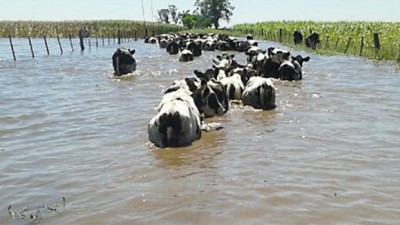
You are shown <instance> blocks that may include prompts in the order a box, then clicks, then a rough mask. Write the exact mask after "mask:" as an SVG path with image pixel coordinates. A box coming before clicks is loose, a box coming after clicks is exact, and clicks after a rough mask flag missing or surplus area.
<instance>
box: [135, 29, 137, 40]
mask: <svg viewBox="0 0 400 225" xmlns="http://www.w3.org/2000/svg"><path fill="white" fill-rule="evenodd" d="M134 32H135V35H134V36H135V41H137V30H135V31H134Z"/></svg>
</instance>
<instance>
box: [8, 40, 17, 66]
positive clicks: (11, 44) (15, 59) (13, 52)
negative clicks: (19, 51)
mask: <svg viewBox="0 0 400 225" xmlns="http://www.w3.org/2000/svg"><path fill="white" fill-rule="evenodd" d="M8 39H10V46H11V51H12V54H13V58H14V61H17V58H16V57H15V51H14V45H13V43H12V40H11V36H8Z"/></svg>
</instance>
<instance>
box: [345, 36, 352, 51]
mask: <svg viewBox="0 0 400 225" xmlns="http://www.w3.org/2000/svg"><path fill="white" fill-rule="evenodd" d="M350 42H351V37H349V40H348V41H347V46H346V50H345V51H344V53H347V51H348V50H349V47H350Z"/></svg>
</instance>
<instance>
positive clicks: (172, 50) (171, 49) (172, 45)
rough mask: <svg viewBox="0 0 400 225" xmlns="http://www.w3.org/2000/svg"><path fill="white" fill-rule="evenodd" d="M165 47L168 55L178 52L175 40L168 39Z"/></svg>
mask: <svg viewBox="0 0 400 225" xmlns="http://www.w3.org/2000/svg"><path fill="white" fill-rule="evenodd" d="M166 48H167V49H166V50H167V52H168V53H169V54H170V55H176V54H178V53H179V44H178V43H177V42H176V41H175V40H170V41H168V44H167V47H166Z"/></svg>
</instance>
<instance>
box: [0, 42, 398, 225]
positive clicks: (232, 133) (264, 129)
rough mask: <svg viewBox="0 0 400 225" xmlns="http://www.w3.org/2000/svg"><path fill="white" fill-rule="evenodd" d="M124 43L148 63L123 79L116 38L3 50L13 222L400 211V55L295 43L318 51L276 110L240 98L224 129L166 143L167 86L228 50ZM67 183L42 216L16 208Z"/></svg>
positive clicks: (255, 220) (198, 220)
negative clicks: (330, 52)
mask: <svg viewBox="0 0 400 225" xmlns="http://www.w3.org/2000/svg"><path fill="white" fill-rule="evenodd" d="M3 41H6V40H3ZM20 41H21V42H22V41H25V40H20ZM16 42H17V43H18V40H17V41H16ZM123 45H124V46H126V47H131V48H135V49H136V55H135V56H136V58H137V60H138V71H137V72H135V74H134V75H133V76H131V77H128V78H125V79H121V80H116V79H112V78H111V77H110V75H111V74H112V65H111V55H112V53H113V51H114V50H115V49H116V47H117V46H116V45H112V46H106V47H101V48H92V49H91V50H88V51H85V52H83V53H81V52H78V51H76V52H66V53H64V54H63V55H57V54H52V55H50V56H40V55H39V56H36V58H35V59H29V52H27V53H26V56H25V58H24V57H21V56H20V57H19V58H20V59H19V60H18V61H17V62H15V63H14V62H12V61H10V60H8V59H6V60H4V59H1V61H0V107H1V110H0V159H1V163H0V224H34V223H35V222H39V223H40V224H398V223H399V221H400V101H399V99H400V76H399V75H400V74H399V73H398V72H396V70H395V66H393V65H388V64H376V63H373V62H368V61H365V60H363V59H360V58H351V57H345V56H319V55H315V54H311V53H304V52H296V51H293V50H292V52H293V53H294V54H297V53H300V54H302V55H309V56H310V57H311V60H310V62H308V63H305V65H304V68H303V71H304V80H303V81H299V82H277V83H275V86H276V87H277V105H278V106H277V108H276V109H275V110H273V111H257V110H252V109H251V108H247V107H242V106H239V105H232V106H231V108H230V110H229V112H228V113H227V114H226V115H224V116H222V117H215V118H212V119H207V120H206V121H207V122H220V123H221V124H222V125H223V127H224V128H223V129H222V130H219V131H216V132H210V133H204V134H203V136H202V138H201V139H200V140H198V141H196V142H194V143H193V144H192V145H191V146H189V147H185V148H174V149H163V150H159V149H156V148H154V147H153V146H152V145H151V144H149V143H148V140H147V123H148V121H149V120H150V119H151V117H153V116H154V115H155V114H156V112H155V109H154V108H155V107H156V106H157V104H158V103H159V101H160V99H161V95H162V92H163V91H164V90H165V89H166V88H167V87H168V86H169V85H170V84H171V83H172V82H173V80H175V79H180V78H184V77H187V76H193V74H192V72H193V70H194V69H206V68H208V67H210V66H211V62H212V59H213V58H214V57H215V56H216V55H217V54H218V52H205V53H204V54H203V56H201V57H200V58H196V59H195V61H194V62H190V63H180V62H178V59H177V56H169V55H168V54H167V53H166V52H165V50H164V49H159V48H158V47H157V46H156V45H150V44H149V45H145V44H143V42H142V40H140V41H138V42H132V43H126V44H123ZM269 46H279V45H278V44H276V43H270V42H262V43H261V47H262V48H267V47H269ZM3 48H5V47H4V46H3ZM282 48H285V47H282ZM3 50H4V51H9V49H8V48H7V49H3ZM236 58H237V60H238V61H240V62H244V61H245V57H244V55H243V54H237V55H236ZM63 196H65V198H66V206H65V209H64V210H62V211H61V212H58V213H53V212H50V213H43V214H41V216H40V220H39V221H32V220H30V219H26V220H14V219H13V218H12V217H11V216H10V215H9V214H8V211H7V207H8V206H9V205H12V206H13V207H15V208H19V209H21V208H23V207H24V206H28V207H33V208H34V206H38V205H41V204H51V203H49V202H52V201H55V200H54V199H57V200H59V199H61V197H63Z"/></svg>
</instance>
